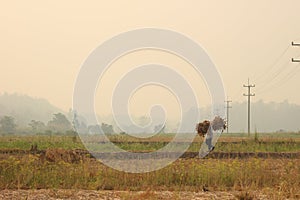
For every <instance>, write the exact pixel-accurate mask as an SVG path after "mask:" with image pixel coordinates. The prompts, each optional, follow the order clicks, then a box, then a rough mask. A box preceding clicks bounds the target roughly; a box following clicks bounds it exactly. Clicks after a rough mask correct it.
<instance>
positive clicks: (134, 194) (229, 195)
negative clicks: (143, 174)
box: [0, 189, 267, 200]
mask: <svg viewBox="0 0 300 200" xmlns="http://www.w3.org/2000/svg"><path fill="white" fill-rule="evenodd" d="M240 195H241V194H240V193H237V192H209V191H208V192H178V191H176V192H174V191H105V190H63V189H58V190H53V189H52V190H46V189H41V190H1V191H0V199H27V200H30V199H38V200H54V199H75V200H76V199H78V200H81V199H105V200H108V199H116V200H117V199H133V200H134V199H161V200H164V199H168V200H169V199H183V200H185V199H186V200H191V199H228V200H230V199H241V198H240V197H241V196H240ZM252 198H253V199H267V198H266V197H265V196H264V195H258V194H252Z"/></svg>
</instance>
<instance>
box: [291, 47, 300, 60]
mask: <svg viewBox="0 0 300 200" xmlns="http://www.w3.org/2000/svg"><path fill="white" fill-rule="evenodd" d="M292 46H298V47H300V43H294V42H292ZM292 62H300V60H297V59H294V58H292Z"/></svg>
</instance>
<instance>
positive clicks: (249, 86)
mask: <svg viewBox="0 0 300 200" xmlns="http://www.w3.org/2000/svg"><path fill="white" fill-rule="evenodd" d="M244 87H247V88H248V94H244V96H247V97H248V137H249V136H250V117H251V116H250V97H253V96H255V94H251V88H252V87H255V85H250V83H249V78H248V85H244Z"/></svg>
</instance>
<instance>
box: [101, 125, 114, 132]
mask: <svg viewBox="0 0 300 200" xmlns="http://www.w3.org/2000/svg"><path fill="white" fill-rule="evenodd" d="M101 129H102V131H103V133H105V134H112V133H114V129H113V126H112V125H109V124H105V123H102V124H101Z"/></svg>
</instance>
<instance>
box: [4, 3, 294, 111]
mask: <svg viewBox="0 0 300 200" xmlns="http://www.w3.org/2000/svg"><path fill="white" fill-rule="evenodd" d="M299 9H300V1H299V0H286V1H283V0H281V1H279V0H264V1H261V0H251V1H250V0H248V1H242V0H235V1H233V0H231V1H229V0H228V1H219V0H214V1H212V0H210V1H200V0H194V1H175V0H164V1H161V0H160V1H158V0H152V1H142V0H136V1H98V0H97V1H31V0H27V1H5V2H2V4H1V7H0V32H1V34H0V44H1V45H0V54H1V56H0V93H2V92H8V93H14V92H16V93H22V94H28V95H30V96H34V97H42V98H46V99H48V100H49V101H50V102H51V103H53V104H54V105H56V106H58V107H60V108H62V109H64V110H68V108H70V107H71V105H72V93H73V87H74V83H75V80H76V76H77V74H78V72H79V70H80V66H81V64H82V63H83V61H84V60H85V59H86V58H87V56H88V55H89V53H90V52H91V51H92V50H93V49H95V48H96V47H97V46H98V45H99V44H101V43H102V42H104V41H105V40H107V39H109V38H110V37H112V36H114V35H116V34H119V33H121V32H124V31H129V30H132V29H137V28H143V27H156V28H165V29H171V30H174V31H177V32H180V33H182V34H184V35H187V36H189V37H190V38H192V39H193V40H194V41H196V42H197V43H199V44H200V45H201V46H202V47H203V48H204V49H205V50H206V51H207V53H208V55H209V56H210V57H211V59H212V60H213V62H214V63H215V64H216V66H217V67H218V69H219V71H220V73H221V76H222V78H223V81H224V85H225V89H226V92H227V94H228V95H229V97H230V98H231V99H232V100H233V101H242V100H245V98H244V97H243V96H242V93H243V92H246V90H245V89H244V90H241V89H242V85H243V84H244V83H246V81H247V78H248V77H250V80H251V79H252V80H256V81H253V83H255V84H256V88H255V89H253V92H257V94H256V97H255V98H254V99H253V100H254V101H256V100H259V99H263V100H265V101H283V100H284V99H288V100H289V101H290V102H293V103H297V104H300V94H299V93H298V88H299V85H300V69H298V68H300V66H299V65H298V66H297V64H295V63H291V62H290V60H291V57H292V56H296V55H300V47H290V48H289V49H287V51H286V53H285V54H284V56H282V57H281V58H280V59H279V56H280V55H282V53H283V52H284V50H285V49H286V48H287V47H288V45H290V43H291V41H293V40H294V41H298V42H300V13H299ZM153 55H156V56H153ZM128 56H129V57H128V58H124V60H123V61H124V62H123V63H122V62H121V61H122V59H121V60H120V61H118V63H116V64H115V66H114V67H115V71H114V68H112V69H111V73H110V75H108V76H107V77H106V78H105V77H104V79H103V84H104V86H105V87H108V89H106V90H103V91H111V90H110V89H109V88H110V87H111V84H112V83H113V82H114V80H116V77H117V75H118V72H120V71H118V70H116V69H117V66H118V65H128V66H132V65H133V64H137V63H141V61H148V60H149V61H152V60H153V59H159V62H167V64H170V65H174V66H176V65H177V66H179V67H178V69H181V70H182V73H185V74H186V76H187V77H189V78H188V79H189V81H191V82H192V83H193V84H196V85H197V84H198V86H199V87H195V88H196V90H197V94H198V95H199V94H200V93H201V95H202V96H203V94H205V95H207V93H205V91H203V88H202V85H201V84H202V83H201V81H200V82H199V83H198V81H199V80H198V79H197V77H193V73H192V71H188V70H187V68H188V66H187V65H186V64H185V63H182V61H180V60H178V58H176V57H174V56H173V58H170V59H168V58H169V57H170V55H167V54H164V53H161V52H160V53H159V52H151V51H148V52H143V53H141V52H137V53H135V54H134V55H128ZM151 56H152V57H151ZM129 58H131V60H130V61H129V60H128V59H129ZM299 58H300V56H299ZM126 59H127V61H126ZM151 59H152V60H151ZM276 61H278V62H276ZM274 62H276V65H272V64H273V63H274ZM270 66H271V67H270ZM296 66H297V67H298V68H297V67H296ZM185 70H187V71H185ZM105 79H107V80H105ZM105 81H107V82H105ZM251 82H252V81H251ZM282 83H283V84H284V85H282V87H278V85H281V84H282ZM99 88H101V87H99ZM99 88H98V89H99ZM144 89H145V91H146V92H147V93H148V94H149V93H150V94H151V91H152V92H153V91H158V90H160V89H158V88H156V89H155V88H151V87H149V88H144ZM145 91H144V92H145ZM259 91H260V92H259ZM101 95H102V96H103V94H99V95H97V98H101ZM168 95H169V94H165V93H164V92H161V96H160V97H161V99H160V100H159V99H149V98H147V99H148V100H149V102H150V101H152V100H153V101H164V100H163V99H169V100H170V101H174V102H176V101H175V100H174V99H172V97H170V96H168ZM201 95H199V98H201ZM205 95H204V96H205ZM104 96H105V95H104ZM103 98H105V97H103ZM134 98H135V99H133V101H136V102H139V101H138V100H139V98H140V99H142V98H143V95H139V94H137V95H136V96H135V97H134ZM149 102H145V101H143V103H142V104H143V105H145V104H148V103H149ZM166 103H168V102H166ZM170 105H172V104H170ZM170 109H172V106H171V107H170ZM173 110H174V109H173ZM138 111H139V109H138V110H137V112H138ZM174 112H175V111H174Z"/></svg>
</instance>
